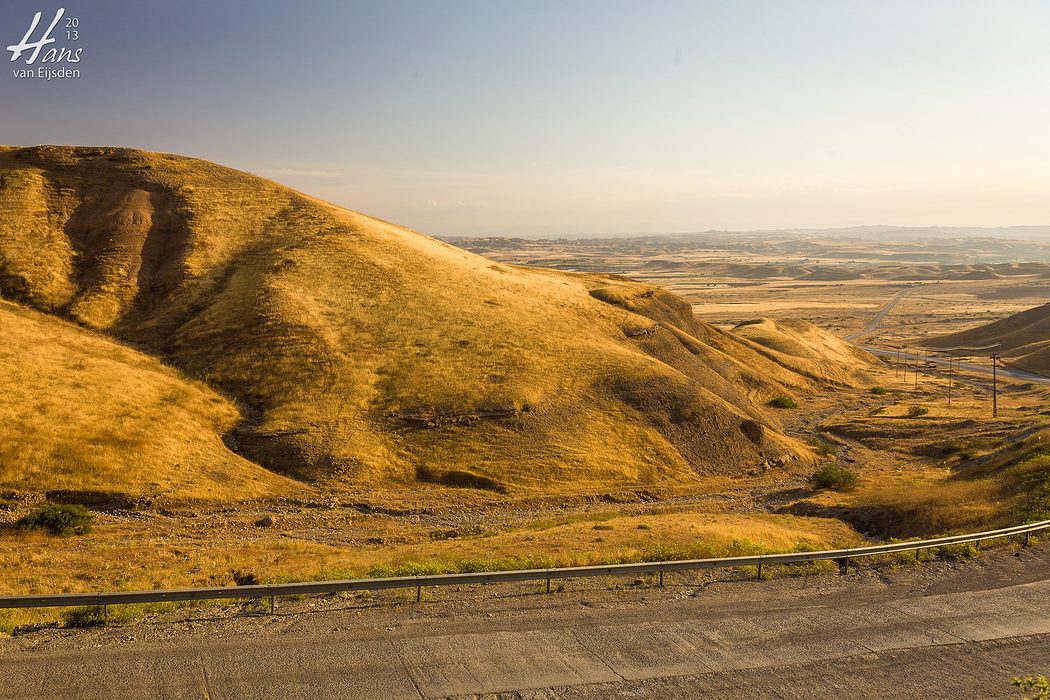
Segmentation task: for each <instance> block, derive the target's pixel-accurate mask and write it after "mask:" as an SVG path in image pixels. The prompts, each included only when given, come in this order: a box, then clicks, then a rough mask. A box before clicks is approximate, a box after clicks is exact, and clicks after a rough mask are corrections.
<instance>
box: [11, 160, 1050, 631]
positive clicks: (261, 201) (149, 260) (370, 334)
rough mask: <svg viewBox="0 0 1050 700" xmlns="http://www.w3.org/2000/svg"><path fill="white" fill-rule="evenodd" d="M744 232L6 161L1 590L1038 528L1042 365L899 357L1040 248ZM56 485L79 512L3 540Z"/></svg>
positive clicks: (177, 163)
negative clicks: (560, 224)
mask: <svg viewBox="0 0 1050 700" xmlns="http://www.w3.org/2000/svg"><path fill="white" fill-rule="evenodd" d="M908 235H919V234H914V233H911V234H908ZM924 235H925V234H924ZM945 235H946V234H945ZM813 236H817V234H813ZM767 238H769V239H770V240H774V241H775V237H767ZM788 238H790V237H788ZM905 238H907V237H906V236H905ZM733 241H735V242H733ZM733 241H727V240H725V239H719V240H717V241H714V242H713V243H711V242H709V243H704V242H702V241H695V240H694V241H685V242H682V241H678V240H671V241H669V240H668V239H665V238H660V237H656V238H655V239H653V240H650V239H648V238H647V239H622V240H616V241H612V242H608V241H606V242H594V241H577V242H574V241H571V240H558V241H542V242H537V241H525V242H521V241H519V242H517V243H516V242H515V241H514V240H500V241H499V243H498V245H496V244H492V242H491V239H484V240H483V241H475V240H467V241H455V242H456V244H457V245H458V246H460V247H454V246H452V245H449V244H447V243H444V242H441V241H437V240H435V239H433V238H429V237H426V236H424V235H421V234H417V233H415V232H413V231H409V230H408V229H404V228H401V227H398V226H395V225H393V224H389V223H387V222H383V221H380V220H378V219H373V218H370V217H367V216H365V215H363V214H359V213H356V212H352V211H349V210H345V209H341V208H338V207H335V206H333V205H330V204H327V203H324V202H321V201H319V200H316V199H313V198H311V197H309V196H307V195H304V194H301V193H298V192H294V191H292V190H289V189H287V188H284V187H281V186H279V185H277V184H275V183H272V182H269V181H267V180H263V179H261V178H257V177H255V176H252V175H249V174H247V173H241V172H238V171H234V170H229V169H226V168H223V167H221V166H217V165H214V164H211V163H206V162H203V161H197V160H193V159H187V158H180V157H178V156H170V155H165V154H153V153H146V152H141V151H132V150H128V149H87V148H68V147H38V148H33V149H7V150H5V151H0V297H2V299H0V331H2V333H3V337H4V338H5V341H6V342H5V343H4V344H3V346H2V347H0V367H2V369H3V373H2V374H0V392H2V393H3V395H5V396H7V397H10V399H9V400H7V401H5V402H4V403H2V404H0V436H2V437H3V440H2V441H0V595H2V594H25V593H43V592H73V591H97V590H120V589H143V588H146V589H148V588H161V587H180V586H205V585H209V586H214V585H227V584H229V585H234V584H237V583H244V582H253V581H254V582H283V581H295V580H314V579H330V578H349V577H359V576H367V575H412V574H418V573H441V572H454V571H478V570H490V569H501V568H528V567H548V566H566V565H577V564H591V563H614V562H627V561H641V560H659V559H675V558H699V557H708V556H725V555H734V554H748V553H759V552H779V551H791V550H796V549H806V548H809V549H812V548H835V547H843V546H852V545H857V544H860V543H863V542H865V541H868V540H878V539H883V538H888V537H905V538H906V537H922V536H930V535H936V534H943V533H950V532H960V531H964V530H975V529H986V528H991V527H998V526H1006V525H1011V524H1015V523H1017V522H1023V521H1025V520H1028V519H1034V518H1050V513H1048V509H1050V497H1048V496H1046V494H1044V492H1043V489H1050V487H1048V486H1046V485H1047V484H1048V483H1050V481H1048V479H1050V464H1048V460H1050V456H1048V452H1047V447H1046V441H1047V439H1050V411H1048V409H1047V406H1048V398H1050V385H1047V384H1046V383H1042V382H1039V381H1029V380H1027V379H1026V378H1025V376H1023V375H1018V376H1011V375H1009V374H1005V373H1003V374H1000V375H999V376H998V378H997V380H998V382H997V386H996V390H997V400H998V406H999V415H998V416H995V417H993V416H992V415H991V413H992V411H991V381H990V377H988V376H987V375H986V374H985V373H983V372H981V371H976V370H979V369H981V366H980V365H981V363H982V362H987V359H986V358H982V357H972V358H962V359H964V360H965V362H963V363H962V364H960V365H958V366H955V365H953V370H952V372H951V375H950V376H949V375H948V373H947V371H946V370H945V368H944V367H943V366H942V365H936V364H929V365H926V364H924V363H921V362H920V361H919V360H918V355H917V354H915V353H917V352H918V349H919V348H923V347H926V346H927V345H929V344H932V343H931V342H930V339H932V338H933V337H934V336H940V335H943V334H946V333H949V332H953V331H963V332H973V329H975V328H979V327H981V326H982V325H983V324H985V323H988V322H992V321H999V320H1000V319H1005V318H1007V317H1010V316H1011V315H1012V314H1015V313H1018V312H1022V311H1026V310H1028V309H1032V308H1033V307H1037V306H1038V305H1040V304H1043V303H1045V300H1046V297H1045V294H1044V290H1045V289H1046V288H1047V287H1046V283H1045V280H1046V279H1047V278H1048V274H1050V265H1048V264H1046V263H1040V262H1032V261H1027V258H1029V257H1038V256H1039V255H1040V254H1041V251H1042V250H1044V248H1043V247H1042V246H1043V244H1040V243H1038V242H1028V243H1024V242H1018V241H1015V240H1012V239H1001V238H992V239H988V240H984V239H981V240H980V241H979V242H978V243H975V244H974V245H973V247H972V248H971V250H972V251H975V252H973V253H972V254H973V255H977V256H978V257H980V258H981V260H989V261H991V262H981V261H974V260H969V261H968V260H961V259H960V257H959V255H960V254H959V252H958V251H959V248H960V246H959V244H958V242H957V241H950V242H948V243H943V244H933V243H930V244H928V245H926V244H921V245H920V244H916V243H913V242H908V241H904V242H902V243H901V244H900V245H891V244H888V243H886V242H882V243H880V244H879V245H875V244H872V243H870V242H868V243H866V242H864V241H863V240H858V239H856V238H850V239H842V240H829V239H827V237H826V236H824V237H820V236H817V237H816V238H812V237H810V238H806V237H802V238H800V239H799V240H796V241H794V242H791V240H781V241H779V242H778V243H776V242H775V243H768V242H767V243H764V244H762V245H763V246H770V245H774V246H775V247H774V248H762V247H759V248H757V249H755V245H756V244H755V243H754V242H753V241H750V240H749V239H748V237H747V236H741V237H740V238H738V239H733ZM516 245H517V246H518V247H515V246H516ZM704 246H708V248H712V249H707V248H705V247H704ZM733 246H736V247H735V248H734V247H733ZM776 246H779V247H776ZM749 249H751V250H749ZM836 251H838V252H836ZM938 251H939V252H938ZM908 255H912V256H916V257H918V258H921V260H920V259H917V260H908V259H903V260H902V259H901V258H902V256H903V257H904V258H907V256H908ZM779 256H786V257H785V258H780V257H779ZM843 256H846V257H843ZM931 256H932V257H931ZM937 256H940V257H937ZM1012 256H1017V257H1018V258H1022V261H1021V262H1017V261H1016V260H1015V261H1004V260H1003V259H1010V258H1011V257H1012ZM796 258H797V260H796ZM785 259H786V260H787V261H788V262H785ZM777 260H779V262H776V261H777ZM1025 318H1027V317H1025ZM1026 323H1027V322H1026V321H1025V320H1024V319H1022V321H1021V323H1020V325H1021V326H1023V327H1027V326H1026ZM1015 325H1016V324H1015ZM993 332H994V329H993ZM1022 335H1023V334H1022ZM1018 338H1019V340H1018V342H1017V343H1016V344H1015V345H1016V347H1017V348H1019V350H1018V353H1020V354H1019V355H1018V357H1022V356H1023V357H1024V358H1029V359H1031V358H1038V357H1041V355H1040V354H1039V353H1040V352H1041V350H1040V348H1039V347H1031V345H1032V341H1031V339H1027V340H1026V339H1024V338H1020V336H1018ZM851 341H852V342H851ZM1036 342H1038V340H1037V341H1036ZM858 346H866V347H870V348H872V349H873V350H876V351H879V352H882V351H885V350H886V349H888V348H896V347H899V346H905V347H906V348H909V349H912V350H913V351H914V352H909V351H905V353H904V360H903V361H901V362H896V358H895V357H893V358H889V360H887V359H885V356H884V355H883V356H876V355H874V354H872V353H870V352H867V351H865V350H864V349H862V348H861V347H858ZM1012 347H1013V346H1012ZM1004 357H1005V355H1004ZM1007 359H1008V361H1009V360H1010V358H1007ZM1022 362H1023V363H1024V361H1023V360H1022ZM969 366H972V369H971V368H968V367H969ZM1023 366H1024V367H1027V368H1028V369H1030V370H1033V371H1041V370H1042V369H1043V367H1042V365H1039V364H1038V363H1036V364H1031V363H1025V364H1023ZM916 370H918V371H916ZM949 380H950V381H951V382H952V384H951V400H950V403H949V385H948V382H949ZM832 467H833V468H832ZM829 469H830V470H831V471H830V472H829V473H832V474H839V475H842V474H848V475H852V476H851V477H850V478H851V479H853V481H852V482H850V483H827V484H824V483H820V482H819V481H818V480H816V478H815V475H816V474H819V473H821V472H822V471H828V470H829ZM1046 493H1048V494H1050V490H1047V491H1046ZM48 503H52V504H80V505H84V506H86V507H87V508H88V509H89V511H90V512H91V514H92V518H93V519H94V528H93V530H92V532H90V534H85V535H82V536H75V537H53V536H50V535H47V534H43V533H40V532H27V531H25V530H24V529H23V528H20V527H19V526H18V524H17V523H18V522H19V520H20V519H21V518H23V517H25V516H26V515H27V514H28V513H32V512H34V511H35V510H37V509H39V508H41V507H43V506H44V505H45V504H48ZM158 610H160V611H162V612H163V611H169V612H170V608H165V607H164V606H163V605H161V606H160V607H159V608H158ZM139 613H142V614H148V613H150V611H139ZM129 614H130V613H129ZM56 615H57V613H54V612H48V611H29V612H4V613H0V631H7V632H14V631H16V630H21V631H25V630H28V629H33V628H34V627H35V626H38V625H48V624H52V622H53V621H54V620H55V619H56Z"/></svg>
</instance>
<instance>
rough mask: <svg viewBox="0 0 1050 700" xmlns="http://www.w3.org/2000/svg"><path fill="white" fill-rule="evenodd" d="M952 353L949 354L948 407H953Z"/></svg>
mask: <svg viewBox="0 0 1050 700" xmlns="http://www.w3.org/2000/svg"><path fill="white" fill-rule="evenodd" d="M954 359H955V358H953V357H952V356H951V355H948V408H951V407H952V360H954Z"/></svg>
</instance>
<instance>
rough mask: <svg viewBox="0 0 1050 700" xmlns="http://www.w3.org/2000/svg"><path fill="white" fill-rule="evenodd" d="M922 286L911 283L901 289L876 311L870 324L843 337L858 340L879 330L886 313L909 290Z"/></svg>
mask: <svg viewBox="0 0 1050 700" xmlns="http://www.w3.org/2000/svg"><path fill="white" fill-rule="evenodd" d="M921 286H922V285H921V284H915V285H909V286H907V287H905V288H904V289H902V290H900V291H899V292H897V293H896V294H895V295H894V297H893V298H892V299H890V300H889V301H888V302H886V305H885V306H883V307H882V308H881V309H879V311H878V313H876V314H875V315H874V316H872V318H871V320H870V321H868V325H866V326H864V327H863V328H861V329H860V330H859V331H856V332H854V333H850V334H849V335H845V336H843V338H844V339H845V340H856V339H857V338H860V337H862V336H865V335H871V334H872V333H874V332H875V331H876V330H878V328H879V326H881V325H882V320H883V319H884V318H886V314H888V313H889V312H890V311H892V310H893V307H894V306H896V305H897V304H898V303H899V302H900V300H901V299H903V298H904V297H905V296H906V295H907V294H908V293H909V292H911V291H912V290H913V289H915V287H921Z"/></svg>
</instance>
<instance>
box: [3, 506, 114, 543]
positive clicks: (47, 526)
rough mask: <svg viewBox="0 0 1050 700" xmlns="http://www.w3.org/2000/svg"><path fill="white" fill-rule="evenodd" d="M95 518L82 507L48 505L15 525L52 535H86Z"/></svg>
mask: <svg viewBox="0 0 1050 700" xmlns="http://www.w3.org/2000/svg"><path fill="white" fill-rule="evenodd" d="M94 522H95V518H94V516H93V515H91V512H90V511H88V509H87V508H85V507H84V506H77V505H60V506H56V505H50V506H44V507H43V508H40V509H39V510H35V511H33V512H32V513H30V514H29V515H27V516H25V517H24V518H22V519H21V520H19V521H18V522H17V523H16V525H17V526H18V527H20V528H21V529H23V530H47V531H48V532H50V533H51V534H52V535H63V536H64V535H86V534H87V533H89V532H91V526H92V525H93V524H94Z"/></svg>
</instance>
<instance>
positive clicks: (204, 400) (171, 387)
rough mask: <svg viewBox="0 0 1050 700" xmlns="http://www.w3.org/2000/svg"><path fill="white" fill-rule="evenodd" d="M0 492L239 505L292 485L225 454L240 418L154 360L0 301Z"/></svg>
mask: <svg viewBox="0 0 1050 700" xmlns="http://www.w3.org/2000/svg"><path fill="white" fill-rule="evenodd" d="M0 337H2V338H3V343H0V368H2V371H0V396H3V397H4V400H3V401H0V489H15V490H19V491H80V492H83V491H97V492H114V491H116V492H120V493H123V494H128V495H131V496H135V497H142V498H152V497H156V496H162V495H169V494H173V493H177V494H178V495H179V496H181V497H192V498H232V497H237V498H250V497H255V496H272V495H276V494H281V493H287V492H289V491H290V490H291V489H292V487H294V486H295V484H294V482H292V481H290V480H288V479H285V478H283V477H280V476H278V475H276V474H274V473H272V472H269V471H267V470H265V469H263V468H261V467H259V466H258V465H256V464H252V463H251V462H249V461H248V460H246V459H244V458H242V457H239V456H238V455H236V454H234V453H233V452H230V451H229V450H228V449H227V448H226V446H225V445H224V444H223V442H222V438H221V435H222V434H223V433H225V432H227V431H228V430H230V429H231V428H232V427H233V426H234V425H235V424H236V423H237V421H238V420H240V416H239V414H238V412H237V409H236V408H235V407H234V406H233V405H232V404H231V403H230V402H229V401H228V400H227V399H225V398H223V397H222V396H219V395H218V394H216V393H215V392H214V391H212V390H210V389H209V388H207V387H206V386H203V385H201V384H199V383H197V382H188V381H186V380H185V379H183V378H181V377H180V376H178V373H177V372H175V371H174V370H172V369H170V368H168V367H165V366H164V365H162V364H161V363H159V362H157V361H156V360H155V359H152V358H150V357H147V356H145V355H143V354H142V353H139V352H135V351H134V350H131V349H129V348H125V347H122V346H121V345H119V344H118V343H115V342H113V341H111V340H109V339H107V338H105V337H103V336H99V335H97V334H95V333H92V332H90V331H87V330H84V329H82V328H78V327H77V326H75V325H73V324H70V323H66V322H64V321H60V320H58V319H55V318H53V317H49V316H46V315H44V314H41V313H38V312H35V311H31V310H29V309H25V308H22V307H19V306H17V305H15V304H10V303H7V302H0Z"/></svg>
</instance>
